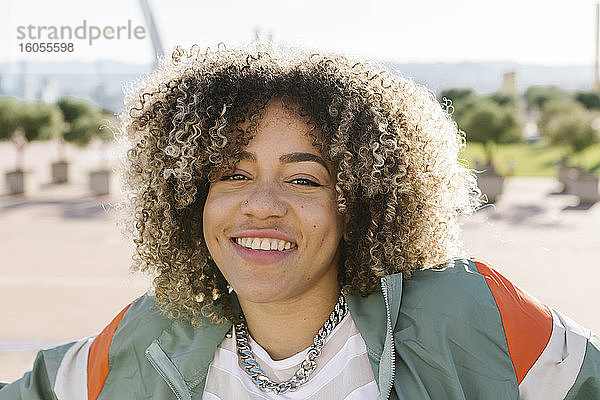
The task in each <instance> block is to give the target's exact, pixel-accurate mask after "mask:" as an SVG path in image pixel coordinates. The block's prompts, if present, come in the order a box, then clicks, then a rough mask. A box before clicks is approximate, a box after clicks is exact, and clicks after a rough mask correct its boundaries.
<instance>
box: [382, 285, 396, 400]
mask: <svg viewBox="0 0 600 400" xmlns="http://www.w3.org/2000/svg"><path fill="white" fill-rule="evenodd" d="M385 284H386V280H385V278H381V291H382V293H383V300H384V302H385V315H386V325H387V335H386V339H387V338H390V354H391V358H392V369H391V376H390V381H389V382H388V386H387V389H386V392H385V397H384V398H385V400H388V399H389V398H390V394H391V392H392V386H393V384H394V375H395V373H396V351H395V350H394V332H393V331H392V317H391V315H390V304H389V299H388V293H387V287H386V285H385Z"/></svg>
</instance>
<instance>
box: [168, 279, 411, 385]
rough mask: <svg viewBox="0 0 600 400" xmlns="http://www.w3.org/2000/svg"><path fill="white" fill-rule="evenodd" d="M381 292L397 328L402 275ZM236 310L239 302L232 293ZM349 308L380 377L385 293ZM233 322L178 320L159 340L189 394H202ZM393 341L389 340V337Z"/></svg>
mask: <svg viewBox="0 0 600 400" xmlns="http://www.w3.org/2000/svg"><path fill="white" fill-rule="evenodd" d="M382 290H386V291H387V298H388V307H389V311H390V315H389V317H390V320H391V327H392V328H393V327H394V326H395V325H396V320H397V318H398V312H399V310H400V300H401V297H402V274H394V275H389V276H386V277H384V278H382ZM232 296H233V302H234V305H235V307H236V308H237V309H238V310H239V309H240V306H239V302H238V300H237V297H236V296H235V294H234V293H233V294H232ZM346 301H347V303H348V309H349V311H350V314H351V315H352V319H353V320H354V323H355V324H356V327H357V328H358V330H359V332H360V333H361V336H362V337H363V340H364V341H365V343H366V346H367V351H368V354H369V360H370V361H371V366H372V368H373V372H374V375H375V377H378V376H379V364H380V361H381V356H382V353H383V349H384V344H385V342H386V335H387V317H388V316H387V312H386V305H385V299H384V296H383V294H382V291H376V292H374V293H372V294H370V295H369V296H366V297H362V296H360V295H346ZM231 326H232V324H231V322H229V321H225V322H224V323H223V324H214V323H212V322H210V320H208V319H205V320H204V321H203V325H202V326H200V327H199V328H193V327H191V326H190V325H189V324H184V323H180V322H178V321H175V322H174V323H173V324H171V325H170V326H169V327H168V328H167V329H165V330H164V331H163V332H162V333H161V335H160V336H159V337H158V339H157V342H158V345H159V346H160V349H161V350H162V351H163V352H164V353H165V355H166V356H167V357H168V359H170V360H171V362H172V363H173V364H174V366H175V367H176V368H177V370H178V372H179V374H178V375H180V376H181V378H183V381H184V382H185V386H186V387H187V389H188V390H189V391H190V392H192V391H193V392H195V393H199V394H201V393H202V391H203V390H204V384H205V380H206V375H207V373H208V368H209V366H210V363H211V361H212V359H213V356H214V354H215V351H216V349H217V347H218V345H219V344H220V343H221V341H222V340H223V339H224V338H225V335H226V334H227V332H229V330H230V329H231ZM387 340H390V338H387Z"/></svg>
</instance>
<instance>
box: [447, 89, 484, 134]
mask: <svg viewBox="0 0 600 400" xmlns="http://www.w3.org/2000/svg"><path fill="white" fill-rule="evenodd" d="M444 98H446V99H448V100H450V101H451V102H452V108H451V110H449V111H450V112H451V113H452V116H453V118H454V120H455V121H456V122H458V123H459V125H460V122H459V121H462V119H463V117H464V115H465V113H466V112H467V111H468V110H469V109H470V108H471V107H472V105H473V103H475V102H477V99H478V97H477V95H476V94H475V92H474V91H473V90H472V89H463V88H456V89H446V90H443V91H442V92H441V93H440V100H441V101H442V103H443V102H444Z"/></svg>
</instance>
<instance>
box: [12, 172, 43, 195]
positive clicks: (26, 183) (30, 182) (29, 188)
mask: <svg viewBox="0 0 600 400" xmlns="http://www.w3.org/2000/svg"><path fill="white" fill-rule="evenodd" d="M6 188H7V189H8V193H10V194H23V195H27V194H31V193H33V192H35V190H36V182H35V175H34V173H33V171H10V172H7V173H6Z"/></svg>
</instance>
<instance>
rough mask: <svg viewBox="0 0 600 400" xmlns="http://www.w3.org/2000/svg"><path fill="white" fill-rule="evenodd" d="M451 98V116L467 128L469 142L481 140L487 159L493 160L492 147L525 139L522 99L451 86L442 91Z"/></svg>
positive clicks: (507, 94) (443, 95)
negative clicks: (481, 93) (520, 102)
mask: <svg viewBox="0 0 600 400" xmlns="http://www.w3.org/2000/svg"><path fill="white" fill-rule="evenodd" d="M440 96H441V98H442V101H443V98H444V97H445V98H448V99H451V100H452V108H453V114H452V117H453V118H454V120H455V121H456V123H457V124H458V127H459V128H460V129H461V130H463V131H465V133H466V136H467V141H468V142H477V143H482V144H483V146H484V148H485V153H486V158H487V160H486V161H487V162H488V163H490V162H491V160H492V155H493V154H492V152H493V147H494V146H495V145H496V144H501V143H518V142H520V141H522V140H523V136H522V125H521V121H520V118H519V107H518V104H519V99H518V97H516V96H515V95H513V94H510V93H503V92H499V93H494V94H491V95H490V96H487V97H481V96H478V95H477V94H476V93H475V92H473V91H472V90H471V89H449V90H445V91H443V92H442V93H441V94H440Z"/></svg>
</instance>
